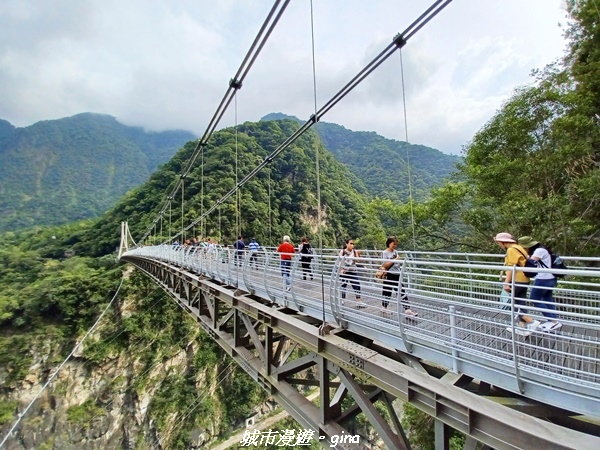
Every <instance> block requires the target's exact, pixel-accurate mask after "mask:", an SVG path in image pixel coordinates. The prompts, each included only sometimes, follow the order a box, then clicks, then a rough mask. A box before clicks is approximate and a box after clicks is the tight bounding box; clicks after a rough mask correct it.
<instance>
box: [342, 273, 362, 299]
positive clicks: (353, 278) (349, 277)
mask: <svg viewBox="0 0 600 450" xmlns="http://www.w3.org/2000/svg"><path fill="white" fill-rule="evenodd" d="M340 280H342V284H341V285H340V290H341V291H342V298H346V286H348V283H350V284H351V285H352V289H354V291H355V292H356V298H360V282H359V281H358V276H357V275H356V272H346V273H343V274H341V275H340Z"/></svg>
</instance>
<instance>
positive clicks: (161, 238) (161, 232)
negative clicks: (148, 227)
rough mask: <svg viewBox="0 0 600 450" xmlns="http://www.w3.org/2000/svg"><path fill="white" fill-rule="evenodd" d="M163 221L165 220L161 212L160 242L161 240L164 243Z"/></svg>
mask: <svg viewBox="0 0 600 450" xmlns="http://www.w3.org/2000/svg"><path fill="white" fill-rule="evenodd" d="M162 219H163V213H162V211H161V212H160V240H161V242H162V240H163V229H162Z"/></svg>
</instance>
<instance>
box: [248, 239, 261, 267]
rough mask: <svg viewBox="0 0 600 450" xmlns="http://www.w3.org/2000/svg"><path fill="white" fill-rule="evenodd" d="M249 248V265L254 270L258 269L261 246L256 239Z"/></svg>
mask: <svg viewBox="0 0 600 450" xmlns="http://www.w3.org/2000/svg"><path fill="white" fill-rule="evenodd" d="M248 247H249V248H250V261H249V263H248V265H249V266H250V267H253V268H254V269H257V268H258V267H257V261H258V249H259V248H260V244H259V243H258V242H256V238H252V240H251V241H250V243H249V244H248Z"/></svg>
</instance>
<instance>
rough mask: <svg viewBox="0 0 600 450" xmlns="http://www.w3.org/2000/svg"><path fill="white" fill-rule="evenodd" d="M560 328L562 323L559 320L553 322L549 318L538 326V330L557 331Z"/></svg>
mask: <svg viewBox="0 0 600 450" xmlns="http://www.w3.org/2000/svg"><path fill="white" fill-rule="evenodd" d="M561 328H562V323H560V322H553V321H551V320H549V321H548V322H546V323H544V324H542V326H540V328H539V329H540V330H541V331H546V332H548V331H557V330H560V329H561Z"/></svg>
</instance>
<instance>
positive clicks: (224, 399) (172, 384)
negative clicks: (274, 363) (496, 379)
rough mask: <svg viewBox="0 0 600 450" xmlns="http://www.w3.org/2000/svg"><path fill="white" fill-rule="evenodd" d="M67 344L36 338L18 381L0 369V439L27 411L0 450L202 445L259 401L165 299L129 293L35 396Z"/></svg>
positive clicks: (248, 382) (253, 390) (236, 371)
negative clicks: (29, 362) (3, 449)
mask: <svg viewBox="0 0 600 450" xmlns="http://www.w3.org/2000/svg"><path fill="white" fill-rule="evenodd" d="M157 299H158V300H157ZM151 302H153V303H151ZM149 305H152V306H149ZM82 335H83V333H82ZM73 346H74V344H73V343H62V344H59V343H57V342H55V341H54V340H53V339H52V338H48V339H45V338H44V336H40V335H39V333H38V338H37V339H35V338H32V339H31V347H30V356H31V361H32V363H31V365H30V366H29V367H28V368H27V370H26V373H27V375H26V376H25V377H24V378H22V379H20V380H18V381H14V380H10V376H9V375H10V373H8V371H7V370H6V368H5V367H0V385H1V386H2V387H1V388H0V403H1V405H2V406H1V407H0V440H2V439H4V437H5V436H6V435H7V433H8V431H9V429H10V428H11V427H12V426H13V424H14V423H15V422H16V421H17V417H18V416H17V415H18V414H23V413H24V414H23V417H22V418H21V420H20V422H19V424H18V426H17V427H16V429H15V430H14V432H13V433H12V434H11V436H10V437H9V438H8V440H7V441H6V443H5V445H4V447H3V448H6V449H7V450H23V449H28V450H29V449H38V450H43V449H61V450H68V449H77V450H96V449H146V448H153V449H164V448H170V449H172V448H182V449H183V448H186V449H188V448H204V447H205V445H206V444H207V443H208V442H210V441H213V440H215V438H216V437H217V436H218V435H219V434H220V433H223V432H224V431H226V430H227V429H229V428H230V427H231V426H232V425H233V424H234V423H235V422H236V421H237V422H239V421H243V419H244V418H245V417H248V416H251V415H253V414H254V412H253V406H254V405H252V403H254V404H257V403H259V402H260V401H261V395H260V394H257V391H259V388H258V387H257V386H256V385H254V383H252V382H251V380H250V379H249V378H247V377H245V376H244V374H242V373H240V371H239V369H238V368H237V367H236V366H235V364H234V363H233V364H232V363H231V361H228V360H226V356H225V355H224V354H222V353H221V352H220V351H219V349H218V348H217V346H216V344H214V343H213V342H212V341H211V340H210V338H208V337H207V336H204V335H202V334H201V332H200V331H199V329H198V327H197V325H196V324H195V322H194V321H193V320H192V319H191V318H190V317H188V316H186V315H185V313H184V312H182V311H181V310H180V309H179V308H178V307H177V306H175V304H174V303H173V302H172V301H171V300H169V299H168V298H167V297H165V296H164V295H163V294H159V293H156V292H155V293H153V294H152V295H148V296H146V297H145V298H141V296H140V295H139V294H134V295H130V296H128V299H127V301H123V302H121V303H120V304H119V305H118V306H116V307H115V308H114V311H112V313H111V314H110V316H107V317H106V318H104V319H103V320H102V321H101V322H100V324H99V327H98V328H97V329H96V330H95V331H94V333H92V334H91V335H90V336H88V338H87V339H86V341H85V342H83V345H81V346H80V348H79V349H78V350H77V351H76V352H75V353H74V354H73V356H72V357H71V358H70V359H69V361H68V362H67V363H66V364H65V365H64V366H63V367H62V368H61V370H60V371H59V372H58V374H57V375H56V376H55V377H53V380H52V381H51V382H50V383H49V384H48V386H47V387H46V388H45V389H44V390H43V391H42V393H41V394H39V392H40V390H41V389H42V387H44V385H46V384H47V383H48V381H49V380H50V378H51V377H52V376H53V374H54V373H55V372H56V369H57V368H58V367H59V366H60V364H61V362H62V361H63V360H64V358H65V356H66V355H67V354H68V353H69V352H70V349H71V348H73ZM65 349H67V350H65ZM225 392H227V394H225ZM233 392H235V393H236V394H234V395H233V396H232V395H231V394H232V393H233ZM38 394H39V395H38ZM246 394H247V395H248V398H244V396H245V395H246ZM36 396H37V399H36V400H35V402H34V403H33V404H32V406H31V407H30V408H29V410H28V411H25V409H26V408H27V406H28V405H29V404H30V402H31V401H32V400H33V399H34V398H36ZM231 397H234V398H231Z"/></svg>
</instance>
